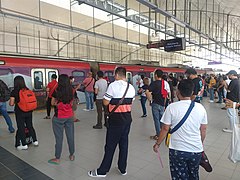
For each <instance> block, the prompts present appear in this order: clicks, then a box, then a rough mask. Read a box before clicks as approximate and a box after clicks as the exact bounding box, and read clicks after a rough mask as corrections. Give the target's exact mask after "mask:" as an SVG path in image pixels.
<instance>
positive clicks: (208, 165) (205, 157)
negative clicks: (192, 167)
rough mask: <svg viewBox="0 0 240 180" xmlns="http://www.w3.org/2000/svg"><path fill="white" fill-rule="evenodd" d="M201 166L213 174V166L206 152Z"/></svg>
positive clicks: (203, 153) (203, 154)
mask: <svg viewBox="0 0 240 180" xmlns="http://www.w3.org/2000/svg"><path fill="white" fill-rule="evenodd" d="M199 165H200V166H202V167H203V168H204V169H205V170H206V171H207V172H212V166H211V164H210V163H209V160H208V157H207V155H206V154H205V152H204V151H203V152H202V157H201V160H200V164H199Z"/></svg>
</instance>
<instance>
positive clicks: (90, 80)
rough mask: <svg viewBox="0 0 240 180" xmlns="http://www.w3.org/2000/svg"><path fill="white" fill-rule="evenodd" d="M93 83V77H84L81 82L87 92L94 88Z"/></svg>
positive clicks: (92, 90)
mask: <svg viewBox="0 0 240 180" xmlns="http://www.w3.org/2000/svg"><path fill="white" fill-rule="evenodd" d="M90 82H91V83H90ZM89 83H90V84H89ZM94 83H95V80H94V79H93V78H91V77H87V78H86V79H84V81H83V84H84V86H85V87H86V89H85V91H87V92H94V88H93V86H94ZM87 85H88V86H87Z"/></svg>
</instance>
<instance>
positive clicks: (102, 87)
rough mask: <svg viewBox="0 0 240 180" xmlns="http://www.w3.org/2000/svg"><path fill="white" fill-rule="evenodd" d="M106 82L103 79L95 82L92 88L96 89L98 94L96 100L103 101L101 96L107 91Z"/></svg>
mask: <svg viewBox="0 0 240 180" xmlns="http://www.w3.org/2000/svg"><path fill="white" fill-rule="evenodd" d="M107 87H108V84H107V81H106V80H105V79H99V80H98V81H96V83H95V86H94V88H96V89H98V94H97V97H96V99H103V95H104V94H105V92H106V91H107Z"/></svg>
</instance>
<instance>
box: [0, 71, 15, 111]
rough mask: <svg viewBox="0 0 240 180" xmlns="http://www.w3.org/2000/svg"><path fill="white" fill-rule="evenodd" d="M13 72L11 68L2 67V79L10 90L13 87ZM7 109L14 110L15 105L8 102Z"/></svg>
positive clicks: (0, 76)
mask: <svg viewBox="0 0 240 180" xmlns="http://www.w3.org/2000/svg"><path fill="white" fill-rule="evenodd" d="M13 78H14V76H13V72H12V70H11V69H9V68H0V79H1V80H2V81H3V82H4V83H5V84H6V85H7V86H8V88H9V89H10V91H11V90H12V89H13V86H14V85H13ZM6 104H7V111H8V112H13V111H14V107H13V106H9V103H8V102H7V103H6Z"/></svg>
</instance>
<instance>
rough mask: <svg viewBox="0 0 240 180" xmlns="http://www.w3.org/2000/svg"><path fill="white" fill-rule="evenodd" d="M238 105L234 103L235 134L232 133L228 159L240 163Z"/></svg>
mask: <svg viewBox="0 0 240 180" xmlns="http://www.w3.org/2000/svg"><path fill="white" fill-rule="evenodd" d="M235 107H236V103H235V102H234V103H233V109H234V113H233V115H234V122H233V132H232V142H231V147H230V152H229V156H228V158H229V159H230V160H231V161H232V162H234V163H236V162H238V161H240V126H239V120H238V115H237V113H236V110H235Z"/></svg>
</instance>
